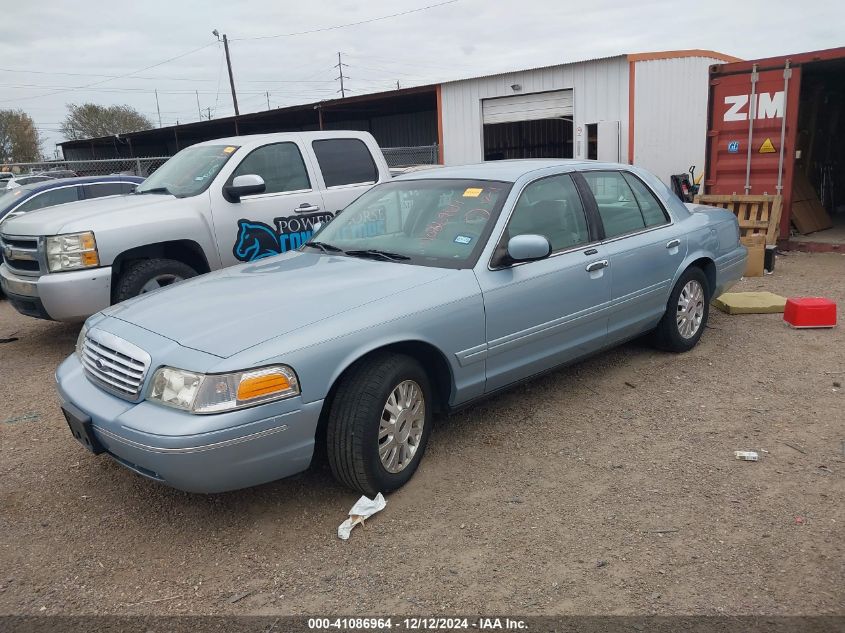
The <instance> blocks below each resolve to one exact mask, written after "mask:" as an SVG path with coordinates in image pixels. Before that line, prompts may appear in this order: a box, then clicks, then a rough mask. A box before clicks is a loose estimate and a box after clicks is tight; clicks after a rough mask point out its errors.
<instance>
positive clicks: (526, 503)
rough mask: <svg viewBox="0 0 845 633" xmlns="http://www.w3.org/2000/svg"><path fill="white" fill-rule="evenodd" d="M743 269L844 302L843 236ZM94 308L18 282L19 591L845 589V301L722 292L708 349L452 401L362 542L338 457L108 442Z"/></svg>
mask: <svg viewBox="0 0 845 633" xmlns="http://www.w3.org/2000/svg"><path fill="white" fill-rule="evenodd" d="M737 289H738V290H757V289H766V290H771V291H773V292H777V293H781V294H785V295H793V296H794V295H824V296H828V297H831V298H833V299H835V300H836V301H837V302H838V304H839V309H840V319H842V316H843V315H842V313H843V311H845V256H843V255H837V254H826V255H809V254H801V253H790V254H789V255H788V257H782V258H779V260H778V263H777V269H776V272H775V274H774V275H772V276H766V277H763V278H757V279H749V280H744V281H742V282H741V283H740V284H739V286H738V287H737ZM78 329H79V328H78V326H76V327H74V326H69V325H62V324H56V323H48V322H43V321H37V320H34V319H29V318H26V317H23V316H21V315H19V314H17V313H16V312H15V311H14V310H13V309H12V308H11V307H10V306H9V305H8V303H7V302H5V301H0V442H2V445H1V446H0V449H2V451H1V452H0V613H3V614H58V613H61V614H83V613H88V614H90V613H120V614H187V613H190V614H211V613H217V614H295V615H302V614H325V613H343V614H370V615H377V614H417V615H433V614H444V615H450V614H455V613H461V614H466V615H470V614H476V613H481V612H483V613H491V612H497V613H504V612H507V613H519V614H524V615H532V614H555V615H557V614H605V615H607V614H637V615H642V614H651V613H657V614H713V615H719V614H791V615H792V614H843V613H845V589H843V587H845V502H844V501H843V499H845V484H843V482H844V481H845V390H844V389H843V388H842V387H841V386H838V385H842V384H845V326H843V325H840V326H839V327H838V328H835V329H833V330H801V331H796V330H792V329H790V328H788V327H787V326H786V325H785V324H784V323H783V321H782V318H781V315H755V316H727V315H725V314H722V313H720V312H718V311H715V310H712V311H711V321H710V327H709V329H708V330H707V332H705V334H704V337H703V339H702V341H701V344H700V345H699V346H698V347H697V348H696V349H695V350H693V351H692V352H690V353H688V354H684V355H671V354H665V353H660V352H656V351H653V350H651V349H649V348H648V347H646V346H645V345H644V344H642V343H632V344H628V345H626V346H624V347H622V348H620V349H617V350H615V351H613V352H610V353H606V354H603V355H601V356H598V357H595V358H593V359H591V360H588V361H586V362H583V363H581V364H579V365H576V366H574V367H571V368H569V369H565V370H562V371H559V372H557V373H554V374H551V375H549V376H547V377H545V378H542V379H539V380H536V381H534V382H532V383H529V384H527V385H525V386H523V387H520V388H518V389H516V390H514V391H512V392H509V393H507V394H505V395H502V396H499V397H497V398H495V399H492V400H489V401H487V402H485V403H483V404H481V405H479V406H477V407H475V408H474V409H471V410H468V411H465V412H463V413H460V414H457V415H455V416H453V417H451V418H448V419H443V420H439V421H438V426H437V428H436V429H435V431H434V433H433V435H432V438H431V443H430V445H429V449H428V453H427V454H426V457H425V459H424V460H423V462H422V465H421V467H420V470H419V472H418V473H417V475H416V476H415V477H414V479H413V480H412V481H411V483H410V484H409V485H407V486H406V487H405V488H404V489H402V490H401V491H398V492H396V493H394V494H392V495H390V496H389V497H388V504H387V508H386V509H385V510H384V511H383V512H382V513H381V514H379V515H377V516H376V517H374V518H373V519H372V520H371V521H369V522H368V523H367V524H366V525H365V526H364V528H363V529H361V528H360V527H358V528H356V529H355V530H354V531H353V534H352V538H351V539H350V540H349V541H348V542H341V541H339V540H338V539H337V537H336V529H337V526H338V524H339V523H340V522H341V521H342V520H343V519H344V518H345V515H346V513H347V511H348V510H349V508H350V507H351V505H352V503H353V502H354V501H355V499H356V498H357V495H356V494H355V493H353V492H350V491H348V490H346V489H344V488H341V487H340V486H339V485H337V484H336V483H334V481H333V480H332V478H331V475H330V473H329V472H328V471H327V469H325V468H312V469H311V470H310V471H308V472H306V473H304V474H302V475H300V476H298V477H295V478H292V479H287V480H284V481H279V482H276V483H272V484H268V485H265V486H261V487H258V488H253V489H250V490H244V491H240V492H234V493H229V494H224V495H216V496H198V495H188V494H184V493H181V492H177V491H174V490H171V489H169V488H166V487H164V486H161V485H159V484H156V483H153V482H150V481H146V480H144V479H142V478H141V477H139V476H137V475H135V474H133V473H131V472H129V471H127V470H125V469H123V468H122V467H121V466H119V465H117V464H115V463H114V462H112V461H110V460H109V459H108V458H105V457H100V458H98V457H94V456H92V455H90V454H88V453H86V452H85V451H84V450H83V449H82V448H81V446H79V445H78V444H77V443H76V442H75V441H74V440H73V439H72V438H71V436H70V433H69V432H68V429H67V427H66V425H65V422H64V420H63V419H62V416H61V414H60V412H59V409H58V406H57V400H56V396H55V391H54V385H53V380H54V379H53V371H54V369H55V367H56V365H57V364H58V363H59V362H60V360H61V359H62V358H64V357H65V356H66V355H68V354H69V353H71V352H72V350H73V345H74V341H75V339H76V335H77V332H78ZM4 339H5V340H4ZM738 449H753V450H758V451H761V455H762V459H761V461H760V462H757V463H748V462H741V461H736V460H735V459H734V454H733V453H734V451H735V450H738Z"/></svg>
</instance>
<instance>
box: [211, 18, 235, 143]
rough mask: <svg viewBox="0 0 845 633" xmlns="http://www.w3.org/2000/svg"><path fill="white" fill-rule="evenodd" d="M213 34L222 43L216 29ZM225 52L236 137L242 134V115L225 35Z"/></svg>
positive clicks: (224, 35) (227, 40) (227, 39)
mask: <svg viewBox="0 0 845 633" xmlns="http://www.w3.org/2000/svg"><path fill="white" fill-rule="evenodd" d="M211 34H212V35H213V36H214V37H216V38H217V40H218V41H220V33H219V31H218V30H217V29H214V30H213V31H212V32H211ZM223 50H225V51H226V66H227V67H228V68H229V86H230V87H231V88H232V104H233V105H234V106H235V135H238V134H240V132H239V131H238V117H239V116H240V115H241V113H240V111H239V110H238V95H237V94H236V93H235V76H234V75H233V74H232V58H231V57H230V56H229V38H228V37H226V34H225V33H224V34H223Z"/></svg>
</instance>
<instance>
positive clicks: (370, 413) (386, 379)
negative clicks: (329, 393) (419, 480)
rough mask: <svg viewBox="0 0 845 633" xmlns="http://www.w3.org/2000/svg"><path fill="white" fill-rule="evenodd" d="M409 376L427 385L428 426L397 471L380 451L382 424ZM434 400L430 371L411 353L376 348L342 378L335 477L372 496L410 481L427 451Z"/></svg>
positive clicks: (332, 459)
mask: <svg viewBox="0 0 845 633" xmlns="http://www.w3.org/2000/svg"><path fill="white" fill-rule="evenodd" d="M406 380H412V381H414V382H416V383H417V385H419V387H420V388H421V390H422V393H423V397H424V405H425V415H424V422H423V429H422V435H421V438H420V440H419V442H418V444H417V445H416V446H417V449H416V451H415V452H414V454H413V457H412V458H411V459H410V461H408V463H407V465H406V466H405V467H404V468H403V469H402V470H401V471H400V472H398V473H392V472H389V471H388V470H387V469H386V468H385V467H384V465H383V464H382V461H381V458H380V456H379V438H378V435H379V424H380V421H381V418H382V413H383V411H384V407H385V403H386V402H387V399H388V397H389V396H390V394H391V392H392V391H393V390H394V388H396V387H397V386H398V385H400V383H402V382H403V381H406ZM434 404H435V403H434V399H433V392H432V389H431V384H430V382H429V379H428V375H427V374H426V372H425V370H424V369H423V368H422V366H421V365H420V364H419V363H418V362H417V361H416V360H414V359H413V358H411V357H409V356H404V355H401V354H391V353H383V354H376V355H373V356H370V357H367V358H365V359H363V360H361V361H359V362H358V363H357V364H355V365H353V366H352V367H351V368H350V369H349V370H348V372H347V373H346V374H345V375H344V376H343V377H342V378H341V382H340V384H339V385H338V388H337V392H336V393H335V397H334V399H333V401H332V404H331V409H330V411H329V420H328V426H327V428H326V448H327V453H328V460H329V465H330V466H331V469H332V473H333V474H334V476H335V479H337V480H338V481H339V482H340V483H342V484H344V485H345V486H348V487H350V488H352V489H354V490H357V491H359V492H362V493H364V494H365V495H368V496H370V497H372V496H374V495H375V494H377V493H379V492H382V493H384V492H390V491H391V490H396V489H397V488H401V487H402V486H404V485H405V484H406V483H407V482H408V480H409V479H410V478H411V477H412V476H413V474H414V472H415V471H416V470H417V466H419V463H420V460H421V459H422V457H423V454H424V453H425V447H426V444H428V437H429V435H430V433H431V427H432V420H433V415H432V412H433V410H434Z"/></svg>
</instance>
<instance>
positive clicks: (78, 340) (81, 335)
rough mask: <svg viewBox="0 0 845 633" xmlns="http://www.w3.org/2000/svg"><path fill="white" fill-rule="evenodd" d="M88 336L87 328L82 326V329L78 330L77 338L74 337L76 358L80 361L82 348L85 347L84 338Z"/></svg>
mask: <svg viewBox="0 0 845 633" xmlns="http://www.w3.org/2000/svg"><path fill="white" fill-rule="evenodd" d="M87 334H88V326H87V325H83V326H82V329H81V330H79V336H77V337H76V356H77V358H79V360H82V348H83V347H84V345H85V336H86V335H87Z"/></svg>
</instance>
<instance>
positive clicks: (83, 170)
mask: <svg viewBox="0 0 845 633" xmlns="http://www.w3.org/2000/svg"><path fill="white" fill-rule="evenodd" d="M437 150H438V146H437V145H420V146H416V147H383V148H382V153H383V154H384V158H385V160H386V161H387V165H388V167H394V168H398V167H410V166H412V165H436V164H437V162H438V158H439V154H438V151H437ZM168 158H170V157H169V156H154V157H147V158H115V159H100V160H51V161H44V162H41V163H4V164H0V172H11V173H13V174H15V175H18V176H31V175H44V176H52V177H54V178H68V177H72V176H111V175H114V174H123V175H125V176H141V177H142V178H146V177H147V176H149V175H150V174H151V173H153V172H154V171H155V170H156V169H158V168H159V167H161V166H162V164H164V162H165V161H166V160H167V159H168Z"/></svg>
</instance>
